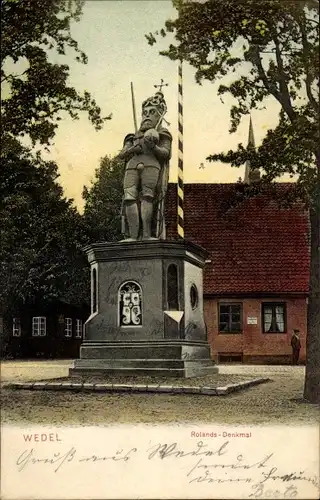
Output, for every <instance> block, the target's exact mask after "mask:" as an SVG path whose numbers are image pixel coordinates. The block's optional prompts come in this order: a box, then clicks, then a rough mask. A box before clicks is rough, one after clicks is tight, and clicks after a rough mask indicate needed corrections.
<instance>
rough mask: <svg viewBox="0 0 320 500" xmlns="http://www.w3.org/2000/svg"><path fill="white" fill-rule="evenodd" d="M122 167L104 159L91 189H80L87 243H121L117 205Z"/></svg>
mask: <svg viewBox="0 0 320 500" xmlns="http://www.w3.org/2000/svg"><path fill="white" fill-rule="evenodd" d="M124 169H125V163H124V162H123V161H121V160H119V159H118V158H110V157H109V156H105V157H104V158H102V159H101V162H100V167H99V168H97V169H96V172H95V179H94V180H93V183H92V185H91V187H89V188H87V187H86V186H85V187H84V189H83V198H84V200H85V208H84V220H85V224H86V226H87V230H88V234H89V237H90V241H92V242H94V241H119V239H121V203H122V196H123V189H122V184H123V176H124Z"/></svg>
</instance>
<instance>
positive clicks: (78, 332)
mask: <svg viewBox="0 0 320 500" xmlns="http://www.w3.org/2000/svg"><path fill="white" fill-rule="evenodd" d="M76 337H77V338H78V339H81V338H82V319H76Z"/></svg>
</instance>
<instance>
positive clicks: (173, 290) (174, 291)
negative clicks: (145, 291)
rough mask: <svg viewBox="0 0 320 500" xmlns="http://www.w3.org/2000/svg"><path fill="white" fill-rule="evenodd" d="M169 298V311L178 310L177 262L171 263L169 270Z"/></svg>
mask: <svg viewBox="0 0 320 500" xmlns="http://www.w3.org/2000/svg"><path fill="white" fill-rule="evenodd" d="M167 300H168V311H177V310H178V309H179V301H178V269H177V266H176V265H175V264H170V266H169V267H168V271H167Z"/></svg>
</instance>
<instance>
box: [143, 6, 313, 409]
mask: <svg viewBox="0 0 320 500" xmlns="http://www.w3.org/2000/svg"><path fill="white" fill-rule="evenodd" d="M173 5H174V6H175V7H176V8H177V10H178V17H177V18H176V19H174V20H168V21H167V22H166V24H165V27H163V28H161V30H160V31H158V32H156V33H149V35H146V37H147V40H148V42H149V44H151V45H153V44H154V43H156V41H157V38H158V37H159V36H162V37H165V36H166V35H167V34H168V33H169V34H170V35H171V36H173V38H174V43H172V44H170V46H169V47H168V49H167V50H165V51H162V52H161V54H162V55H164V56H166V57H169V58H170V59H172V60H185V61H187V62H189V63H190V64H191V66H193V67H194V68H195V78H196V81H197V82H198V83H199V84H201V82H202V81H203V80H208V81H210V82H217V81H221V83H220V85H219V88H218V94H219V95H220V98H221V99H222V100H223V96H224V95H227V94H228V95H231V96H232V99H233V105H232V107H231V110H230V117H231V126H230V133H233V132H235V131H236V130H237V128H238V126H239V123H240V121H241V118H242V117H243V116H244V115H247V114H249V113H250V111H251V110H253V109H261V108H262V107H263V106H264V105H265V102H266V99H267V98H270V97H273V98H274V99H276V100H277V102H278V103H279V105H280V113H279V122H278V125H277V126H276V127H275V129H274V130H269V131H268V132H267V134H266V136H265V138H264V140H263V142H262V144H261V145H260V146H259V147H258V148H256V149H255V148H253V147H244V146H243V145H241V144H239V146H238V148H237V150H236V151H229V152H227V153H225V152H220V153H218V154H212V155H210V156H209V157H208V159H209V160H210V161H216V160H220V161H222V162H224V163H231V165H232V166H235V167H239V166H241V165H243V164H244V163H245V161H247V160H250V163H251V166H252V168H259V169H263V171H264V175H263V176H262V177H261V181H260V182H259V183H258V185H257V183H254V184H252V185H249V186H245V187H244V188H243V189H242V188H241V189H239V193H241V192H242V193H243V195H244V197H246V196H251V195H255V194H257V192H261V191H262V190H264V189H265V187H266V186H269V187H270V183H272V182H273V181H275V180H276V179H277V178H278V177H279V176H281V175H282V174H284V173H288V174H289V175H290V176H292V177H295V176H297V181H296V184H295V190H294V193H295V196H296V197H298V198H300V199H303V200H304V201H305V203H306V205H307V206H308V207H309V210H310V229H311V231H310V234H311V265H310V290H309V301H308V335H307V369H306V383H305V392H304V395H305V397H306V398H307V399H308V400H309V401H312V402H320V390H319V376H320V372H319V367H320V307H319V304H320V146H319V144H320V137H319V130H320V126H319V125H320V124H319V116H320V101H319V1H318V0H286V1H283V0H261V1H256V0H239V1H238V0H207V1H204V2H202V1H201V2H199V1H188V0H185V1H183V0H174V1H173ZM291 192H292V190H291ZM238 201H239V200H238Z"/></svg>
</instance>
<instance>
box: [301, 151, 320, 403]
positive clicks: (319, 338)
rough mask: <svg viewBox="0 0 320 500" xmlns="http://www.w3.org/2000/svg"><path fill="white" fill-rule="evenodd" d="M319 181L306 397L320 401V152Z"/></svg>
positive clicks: (313, 219)
mask: <svg viewBox="0 0 320 500" xmlns="http://www.w3.org/2000/svg"><path fill="white" fill-rule="evenodd" d="M317 167H318V173H319V175H318V182H317V186H316V192H315V197H314V203H313V205H312V206H311V208H310V229H311V245H310V246H311V260H310V284H309V300H308V331H307V360H306V377H305V385H304V398H305V399H306V400H307V401H309V402H310V403H320V152H318V155H317Z"/></svg>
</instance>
